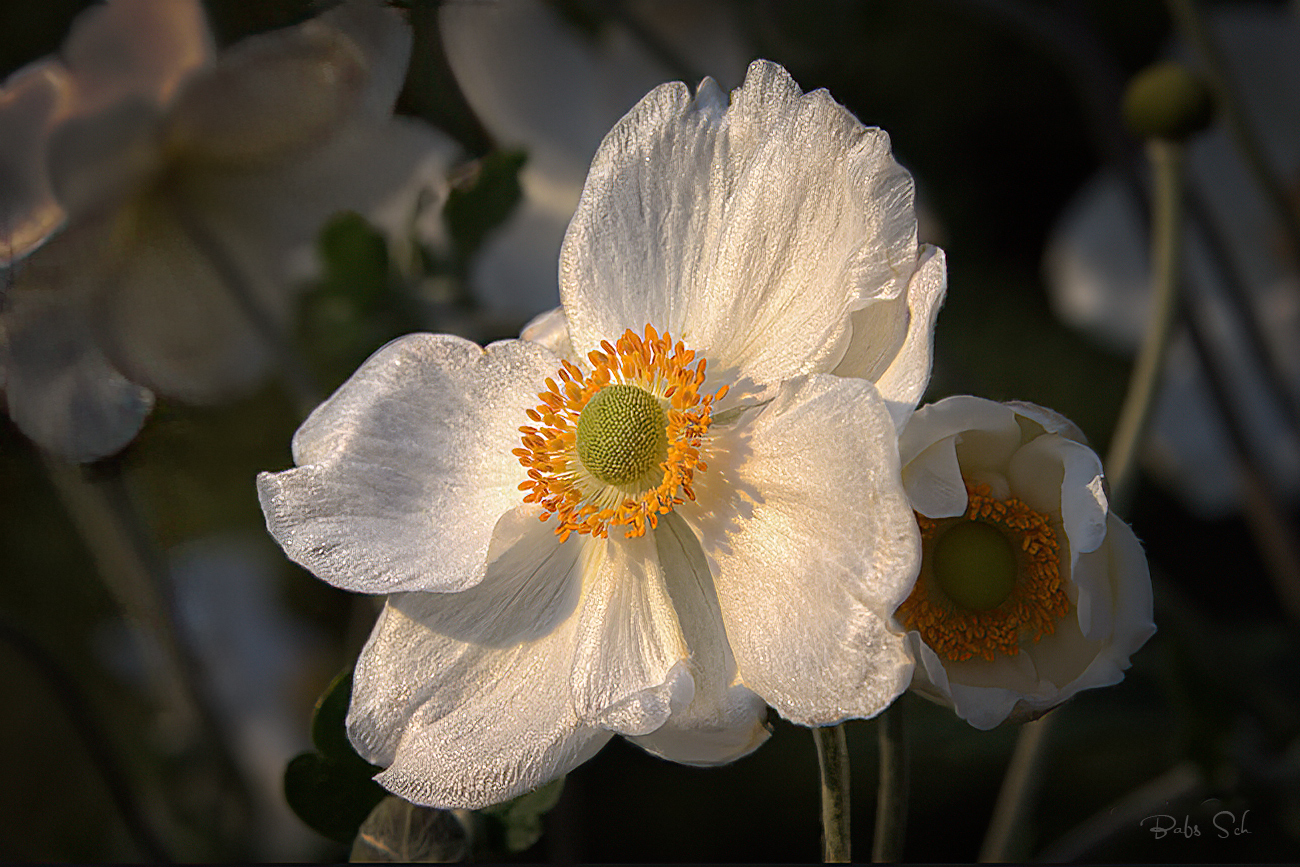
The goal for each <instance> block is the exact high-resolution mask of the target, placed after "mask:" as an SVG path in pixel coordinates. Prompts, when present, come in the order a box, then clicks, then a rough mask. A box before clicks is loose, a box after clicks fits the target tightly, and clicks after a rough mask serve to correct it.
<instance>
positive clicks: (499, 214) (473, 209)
mask: <svg viewBox="0 0 1300 867" xmlns="http://www.w3.org/2000/svg"><path fill="white" fill-rule="evenodd" d="M526 161H527V157H526V156H525V154H524V152H523V151H518V150H513V151H493V152H492V153H490V154H488V155H487V156H485V157H483V158H482V159H480V160H479V161H478V162H477V163H475V164H474V168H473V170H472V172H471V173H470V174H469V175H467V176H466V178H465V179H464V180H463V181H462V182H461V183H459V184H456V185H454V186H453V187H452V189H451V192H450V193H449V194H448V195H447V204H446V206H445V207H444V209H443V214H444V215H445V217H446V220H447V231H448V232H449V233H450V234H451V239H452V243H453V244H454V245H455V247H456V253H457V256H458V257H459V258H460V260H461V262H468V261H469V259H470V258H471V257H472V256H473V255H474V253H475V251H477V250H478V248H479V246H480V245H481V244H482V243H483V239H484V238H486V237H487V234H488V232H490V231H492V230H493V229H495V228H496V227H497V226H499V225H501V224H502V223H503V222H505V220H506V218H507V217H509V216H510V212H511V211H513V210H514V207H515V205H517V204H518V203H519V199H520V198H521V197H522V195H523V193H522V191H521V190H520V187H519V170H520V169H521V168H523V166H524V163H525V162H526Z"/></svg>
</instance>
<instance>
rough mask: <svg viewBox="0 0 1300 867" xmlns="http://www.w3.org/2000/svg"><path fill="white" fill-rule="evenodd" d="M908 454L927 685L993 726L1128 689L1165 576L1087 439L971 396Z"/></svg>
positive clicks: (908, 441) (980, 723) (908, 610)
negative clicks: (1096, 692) (1159, 580)
mask: <svg viewBox="0 0 1300 867" xmlns="http://www.w3.org/2000/svg"><path fill="white" fill-rule="evenodd" d="M898 449H899V456H900V459H901V460H902V463H903V486H904V488H905V489H906V490H907V495H908V498H909V499H910V500H911V503H912V507H913V508H914V509H915V510H916V512H917V514H918V516H919V517H918V518H917V520H918V523H920V525H921V539H922V563H921V574H920V577H919V578H918V579H917V582H916V586H915V588H913V590H912V593H911V595H910V596H909V597H908V598H907V600H906V601H905V602H904V603H903V605H901V606H900V607H899V609H898V613H897V615H896V616H897V618H898V620H899V622H900V623H901V624H902V625H903V627H904V628H906V629H907V630H909V631H908V633H907V635H908V642H909V647H910V648H911V650H912V652H913V654H915V656H916V660H917V666H916V671H915V674H914V680H913V684H912V687H913V689H915V690H916V691H917V692H919V693H921V694H922V695H925V696H926V697H927V698H931V699H934V700H936V701H938V702H940V703H942V704H946V705H948V706H950V707H952V708H953V710H954V711H955V712H956V713H957V715H958V716H960V717H961V718H962V719H964V720H966V721H967V722H969V723H970V724H971V725H973V726H975V727H976V728H979V729H990V728H993V727H994V726H996V725H997V724H998V723H1000V722H1002V721H1003V720H1005V719H1007V718H1008V717H1011V718H1014V719H1020V720H1022V721H1023V720H1025V719H1029V718H1033V717H1036V716H1038V715H1040V714H1042V713H1044V712H1046V711H1048V710H1051V709H1052V708H1054V707H1056V706H1057V705H1059V704H1060V703H1061V702H1063V701H1065V700H1066V699H1068V698H1069V697H1070V696H1072V695H1074V694H1076V693H1078V692H1079V691H1081V690H1085V689H1093V688H1096V687H1101V686H1109V685H1111V684H1114V683H1118V682H1119V681H1120V680H1122V679H1123V677H1124V671H1125V670H1126V669H1127V668H1128V667H1129V657H1131V656H1132V655H1133V654H1134V653H1135V652H1136V651H1137V650H1138V648H1140V647H1141V646H1142V645H1143V644H1145V643H1146V641H1147V639H1148V638H1150V637H1151V635H1152V634H1153V633H1154V632H1155V625H1154V623H1153V621H1152V595H1151V578H1150V575H1149V573H1148V571H1147V562H1146V556H1145V554H1143V552H1142V546H1141V545H1139V544H1138V541H1137V539H1136V538H1135V537H1134V535H1133V531H1132V530H1130V529H1129V527H1128V525H1127V524H1125V523H1124V522H1123V521H1121V520H1120V519H1119V518H1117V517H1115V515H1113V514H1111V513H1110V510H1109V504H1108V502H1107V497H1106V490H1105V480H1104V478H1103V476H1102V469H1101V460H1100V459H1099V458H1098V457H1097V455H1096V454H1095V453H1094V452H1093V451H1092V449H1090V448H1088V446H1087V445H1086V444H1085V442H1084V438H1083V434H1082V433H1081V432H1080V431H1079V429H1078V428H1077V427H1075V426H1074V425H1073V424H1072V423H1070V422H1069V421H1067V420H1066V419H1064V418H1062V417H1061V416H1060V415H1057V414H1056V413H1054V412H1052V411H1051V410H1047V409H1044V408H1042V407H1039V406H1034V405H1033V404H1028V403H995V402H993V401H990V400H984V399H983V398H977V397H970V396H966V395H961V396H957V397H949V398H945V399H943V400H940V401H938V402H936V403H933V404H928V405H926V406H923V407H921V408H920V409H918V410H917V411H916V413H915V414H913V416H912V418H911V420H910V421H909V422H908V423H907V427H905V428H904V429H903V433H902V435H901V436H900V437H899V443H898Z"/></svg>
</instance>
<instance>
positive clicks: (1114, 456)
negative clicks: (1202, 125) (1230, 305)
mask: <svg viewBox="0 0 1300 867" xmlns="http://www.w3.org/2000/svg"><path fill="white" fill-rule="evenodd" d="M1147 148H1148V154H1149V156H1150V159H1151V164H1152V167H1153V168H1154V170H1155V192H1154V203H1153V204H1154V207H1153V208H1152V224H1151V263H1152V281H1153V283H1154V286H1153V292H1152V298H1151V302H1152V309H1151V318H1150V321H1149V322H1148V323H1147V331H1146V336H1145V337H1144V338H1143V341H1142V348H1141V349H1140V350H1139V351H1138V357H1137V361H1136V362H1135V363H1134V365H1133V373H1132V374H1131V376H1130V378H1129V387H1128V394H1127V395H1125V397H1124V405H1123V406H1122V407H1121V408H1120V414H1119V421H1117V422H1116V423H1115V433H1114V436H1113V437H1112V439H1111V444H1110V451H1109V452H1108V453H1107V454H1106V464H1105V466H1106V478H1107V479H1108V480H1109V481H1110V504H1111V511H1113V512H1120V513H1123V512H1127V511H1128V506H1129V502H1130V500H1131V498H1132V495H1133V484H1134V481H1135V477H1136V469H1137V454H1138V449H1139V448H1140V446H1141V445H1142V440H1143V436H1144V434H1145V433H1146V428H1147V424H1148V422H1150V420H1151V411H1152V409H1153V407H1154V406H1155V398H1156V393H1157V391H1158V389H1159V387H1160V380H1161V374H1162V373H1163V372H1164V366H1165V358H1166V356H1167V354H1168V353H1167V352H1166V350H1167V348H1168V346H1169V337H1170V335H1171V334H1172V332H1173V322H1174V317H1175V316H1176V315H1177V313H1178V306H1179V292H1178V283H1179V279H1180V274H1179V261H1178V259H1179V249H1178V247H1179V241H1180V240H1181V236H1182V223H1183V221H1182V200H1183V153H1184V151H1183V146H1182V145H1181V144H1178V143H1175V142H1170V141H1161V140H1153V141H1151V142H1148V145H1147Z"/></svg>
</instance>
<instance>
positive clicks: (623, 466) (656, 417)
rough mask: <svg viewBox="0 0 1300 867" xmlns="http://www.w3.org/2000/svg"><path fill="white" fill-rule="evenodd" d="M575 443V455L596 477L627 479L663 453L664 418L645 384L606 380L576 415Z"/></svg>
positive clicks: (619, 482)
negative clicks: (577, 415)
mask: <svg viewBox="0 0 1300 867" xmlns="http://www.w3.org/2000/svg"><path fill="white" fill-rule="evenodd" d="M577 449H578V459H579V460H581V461H582V465H583V466H584V467H586V468H587V472H589V473H591V474H592V475H593V476H595V477H596V478H597V479H600V480H601V481H602V482H604V483H606V484H609V485H628V484H631V483H633V482H635V481H637V480H639V479H641V478H643V477H645V476H646V475H647V474H649V473H650V472H651V471H652V470H654V469H656V468H657V467H658V466H659V465H660V464H661V463H663V461H664V460H665V459H666V458H667V457H668V418H667V416H665V414H664V410H663V407H662V406H660V404H659V399H658V398H656V397H655V396H654V395H653V394H651V393H650V392H648V391H646V390H645V389H643V388H639V387H637V386H635V385H626V384H622V383H619V384H614V385H608V386H605V387H604V388H602V389H601V390H600V391H598V392H596V393H595V394H593V395H592V396H591V399H590V400H588V401H587V405H586V406H584V407H583V409H582V414H581V415H580V416H579V417H578V429H577Z"/></svg>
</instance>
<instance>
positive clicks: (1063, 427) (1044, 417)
mask: <svg viewBox="0 0 1300 867" xmlns="http://www.w3.org/2000/svg"><path fill="white" fill-rule="evenodd" d="M1004 406H1008V407H1010V408H1011V409H1012V410H1013V411H1014V412H1015V414H1016V415H1018V416H1021V417H1022V418H1027V419H1030V420H1031V421H1034V422H1036V423H1037V424H1039V425H1041V426H1042V428H1043V430H1045V431H1047V432H1048V433H1054V434H1060V435H1061V436H1063V437H1065V438H1066V439H1068V440H1074V441H1075V442H1076V443H1081V444H1083V445H1085V446H1086V445H1087V444H1088V438H1087V437H1086V436H1084V433H1083V431H1082V430H1080V429H1079V426H1078V425H1077V424H1075V423H1074V422H1072V421H1070V420H1069V419H1068V418H1066V417H1065V416H1063V415H1061V414H1060V413H1059V412H1057V411H1056V410H1054V409H1048V408H1047V407H1045V406H1039V405H1038V404H1036V403H1028V402H1026V401H1023V400H1009V401H1007V402H1006V403H1005V404H1004Z"/></svg>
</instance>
